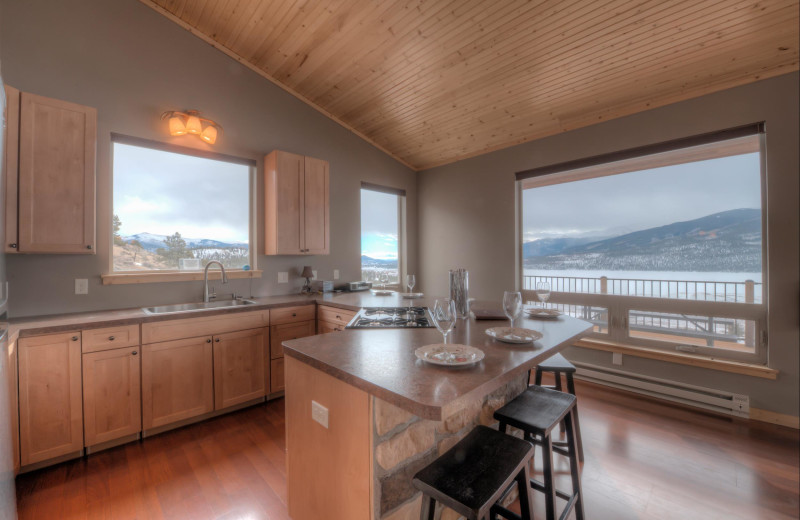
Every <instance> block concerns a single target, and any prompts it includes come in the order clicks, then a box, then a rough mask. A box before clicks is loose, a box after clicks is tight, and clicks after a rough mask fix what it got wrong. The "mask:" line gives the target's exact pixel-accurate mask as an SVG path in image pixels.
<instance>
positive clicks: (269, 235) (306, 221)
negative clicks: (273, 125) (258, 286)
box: [264, 150, 330, 255]
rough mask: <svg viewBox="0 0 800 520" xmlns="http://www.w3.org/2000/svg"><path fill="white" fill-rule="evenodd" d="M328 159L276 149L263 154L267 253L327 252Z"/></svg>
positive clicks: (265, 242)
mask: <svg viewBox="0 0 800 520" xmlns="http://www.w3.org/2000/svg"><path fill="white" fill-rule="evenodd" d="M329 175H330V173H329V166H328V162H327V161H323V160H321V159H314V158H312V157H304V156H302V155H296V154H293V153H288V152H282V151H279V150H275V151H273V152H272V153H270V154H269V155H267V156H266V157H265V158H264V199H265V204H264V206H265V233H264V253H265V254H267V255H326V254H328V253H330V203H329V199H330V197H329Z"/></svg>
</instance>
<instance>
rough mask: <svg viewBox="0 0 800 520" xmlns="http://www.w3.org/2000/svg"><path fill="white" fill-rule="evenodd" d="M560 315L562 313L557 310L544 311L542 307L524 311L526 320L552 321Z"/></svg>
mask: <svg viewBox="0 0 800 520" xmlns="http://www.w3.org/2000/svg"><path fill="white" fill-rule="evenodd" d="M562 314H563V313H562V312H561V311H559V310H557V309H546V308H542V307H531V308H530V309H525V315H526V316H527V317H528V318H534V319H540V320H554V319H556V318H558V317H559V316H561V315H562Z"/></svg>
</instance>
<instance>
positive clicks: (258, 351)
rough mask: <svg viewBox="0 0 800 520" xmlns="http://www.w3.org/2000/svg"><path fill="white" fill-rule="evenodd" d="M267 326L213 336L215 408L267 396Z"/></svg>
mask: <svg viewBox="0 0 800 520" xmlns="http://www.w3.org/2000/svg"><path fill="white" fill-rule="evenodd" d="M266 357H267V335H266V329H254V330H245V331H241V332H231V333H229V334H220V335H218V336H214V408H215V409H217V410H221V409H223V408H228V407H229V406H234V405H237V404H240V403H244V402H247V401H250V400H252V399H258V398H259V397H264V396H265V395H266V378H265V374H264V371H265V370H266V360H265V358H266Z"/></svg>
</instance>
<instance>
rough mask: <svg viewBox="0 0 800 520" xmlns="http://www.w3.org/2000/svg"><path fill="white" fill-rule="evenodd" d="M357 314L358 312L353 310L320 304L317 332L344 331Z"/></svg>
mask: <svg viewBox="0 0 800 520" xmlns="http://www.w3.org/2000/svg"><path fill="white" fill-rule="evenodd" d="M355 315H356V313H355V312H353V311H346V310H344V309H340V308H338V307H331V306H329V305H320V306H319V308H318V309H317V316H318V321H317V334H327V333H329V332H339V331H342V330H344V328H345V326H346V325H347V324H348V323H350V320H352V319H353V317H354V316H355Z"/></svg>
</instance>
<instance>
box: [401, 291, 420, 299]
mask: <svg viewBox="0 0 800 520" xmlns="http://www.w3.org/2000/svg"><path fill="white" fill-rule="evenodd" d="M400 296H401V297H402V298H406V299H409V300H413V299H415V298H422V297H423V296H425V295H424V294H422V293H421V292H404V293H400Z"/></svg>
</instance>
